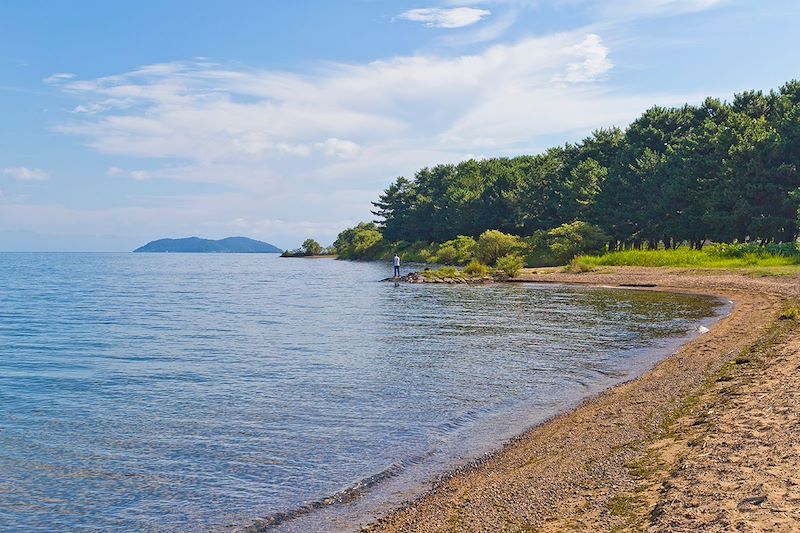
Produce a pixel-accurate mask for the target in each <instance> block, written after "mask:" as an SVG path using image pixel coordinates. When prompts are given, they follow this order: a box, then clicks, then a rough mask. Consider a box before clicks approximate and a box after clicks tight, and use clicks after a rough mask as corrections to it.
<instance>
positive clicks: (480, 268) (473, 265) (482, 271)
mask: <svg viewBox="0 0 800 533" xmlns="http://www.w3.org/2000/svg"><path fill="white" fill-rule="evenodd" d="M464 273H465V274H467V275H468V276H470V277H473V278H488V277H489V276H491V275H492V273H493V271H492V269H491V268H490V267H488V266H486V265H484V264H483V263H481V262H480V261H478V260H472V261H470V263H469V264H468V265H467V266H466V267H464Z"/></svg>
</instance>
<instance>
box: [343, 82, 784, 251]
mask: <svg viewBox="0 0 800 533" xmlns="http://www.w3.org/2000/svg"><path fill="white" fill-rule="evenodd" d="M798 165H800V81H792V82H789V83H787V84H785V85H784V86H783V87H781V88H780V89H779V90H777V91H770V92H769V93H764V92H762V91H748V92H744V93H741V94H737V95H736V96H735V97H734V99H733V101H732V102H730V103H728V102H723V101H720V100H718V99H714V98H708V99H706V100H705V101H704V102H703V103H702V104H700V105H697V106H692V105H684V106H682V107H676V108H664V107H658V106H656V107H652V108H651V109H648V110H647V111H645V112H644V113H643V114H642V115H641V116H640V117H639V118H638V119H636V120H635V121H634V122H633V123H632V124H630V125H629V126H628V127H627V128H626V129H624V130H622V129H619V128H610V129H603V130H598V131H596V132H594V133H593V134H592V135H591V136H589V137H587V138H586V139H584V140H582V141H581V142H578V143H574V144H566V145H564V146H559V147H555V148H550V149H549V150H547V151H545V152H544V153H542V154H539V155H532V156H531V155H526V156H519V157H513V158H493V159H485V160H481V161H476V160H469V161H464V162H462V163H459V164H456V165H450V164H447V165H436V166H434V167H431V168H423V169H420V170H419V171H417V172H416V173H415V174H414V176H413V177H412V178H410V179H409V178H406V177H402V176H401V177H398V178H397V179H396V180H395V181H394V182H393V183H392V184H391V185H390V186H389V187H388V188H387V189H386V190H385V191H384V192H383V194H381V195H380V197H379V198H378V200H377V201H375V202H373V205H374V206H375V210H374V211H373V213H374V214H375V215H376V216H377V217H378V221H377V226H376V225H360V226H358V227H357V228H354V229H353V230H347V231H354V230H356V229H358V228H360V229H358V233H359V234H360V237H359V242H358V243H351V244H347V243H346V241H347V239H344V240H343V241H342V243H343V244H346V245H348V246H354V247H361V249H369V247H370V246H373V245H375V243H376V242H377V241H378V240H379V239H380V238H383V239H385V240H386V241H388V242H395V241H408V242H412V241H425V242H429V243H431V242H437V243H442V242H445V241H451V240H455V239H457V238H459V236H465V237H472V238H478V237H479V236H480V235H481V234H482V233H484V232H485V231H486V230H489V229H493V230H498V231H500V232H503V233H507V234H511V235H517V236H531V235H536V234H537V232H542V231H544V232H547V231H550V230H552V229H553V228H557V227H560V226H563V225H565V224H566V225H568V224H571V223H573V222H575V221H584V222H586V223H589V224H591V225H592V226H594V227H596V228H598V229H599V230H600V231H599V232H598V231H594V230H593V231H594V233H592V235H591V236H587V237H586V238H591V239H593V240H596V239H597V238H598V235H604V238H607V239H608V241H607V245H608V247H609V249H611V250H614V249H625V248H641V247H642V246H649V247H651V248H655V247H657V246H658V244H659V243H663V246H665V247H666V248H670V247H672V246H676V245H677V244H679V243H682V242H687V243H689V244H690V245H691V246H693V247H697V248H699V247H701V246H702V244H703V243H704V242H706V241H707V240H711V241H715V242H729V243H730V242H740V243H743V242H756V243H759V244H768V243H780V242H791V241H794V240H796V239H797V236H798V207H800V192H798V191H800V173H798ZM579 230H580V231H584V230H585V228H584V227H583V226H581V227H577V226H575V227H574V228H573V229H572V231H573V232H574V231H579ZM343 233H344V232H343ZM353 236H354V235H350V237H353ZM340 238H341V235H340ZM548 238H550V239H551V240H553V239H555V240H556V241H557V239H558V235H551V236H550V237H548ZM337 242H338V241H337ZM554 242H555V241H554ZM593 245H594V244H593ZM337 248H338V245H337ZM447 253H449V254H457V251H456V250H455V248H454V250H452V251H451V250H450V249H448V250H447Z"/></svg>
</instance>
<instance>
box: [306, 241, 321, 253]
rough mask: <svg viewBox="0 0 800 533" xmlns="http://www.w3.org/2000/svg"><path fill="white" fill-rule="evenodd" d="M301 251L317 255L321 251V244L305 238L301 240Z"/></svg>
mask: <svg viewBox="0 0 800 533" xmlns="http://www.w3.org/2000/svg"><path fill="white" fill-rule="evenodd" d="M301 248H303V253H304V254H305V255H319V254H320V252H321V251H322V246H320V244H319V243H318V242H317V241H315V240H314V239H306V240H305V241H303V246H302V247H301Z"/></svg>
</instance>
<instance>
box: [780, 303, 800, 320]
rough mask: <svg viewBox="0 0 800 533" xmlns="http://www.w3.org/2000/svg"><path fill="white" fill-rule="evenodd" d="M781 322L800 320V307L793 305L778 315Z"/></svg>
mask: <svg viewBox="0 0 800 533" xmlns="http://www.w3.org/2000/svg"><path fill="white" fill-rule="evenodd" d="M778 318H780V319H781V320H800V307H798V306H796V305H793V306H791V307H787V308H786V310H785V311H784V312H783V313H781V314H780V315H778Z"/></svg>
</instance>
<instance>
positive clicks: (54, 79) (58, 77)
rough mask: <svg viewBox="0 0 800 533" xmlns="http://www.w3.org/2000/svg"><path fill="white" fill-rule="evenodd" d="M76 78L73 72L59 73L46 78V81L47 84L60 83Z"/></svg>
mask: <svg viewBox="0 0 800 533" xmlns="http://www.w3.org/2000/svg"><path fill="white" fill-rule="evenodd" d="M74 77H75V74H73V73H71V72H57V73H55V74H53V75H51V76H48V77H46V78H45V79H44V80H42V81H44V82H45V83H59V82H63V81H66V80H71V79H72V78H74Z"/></svg>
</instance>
